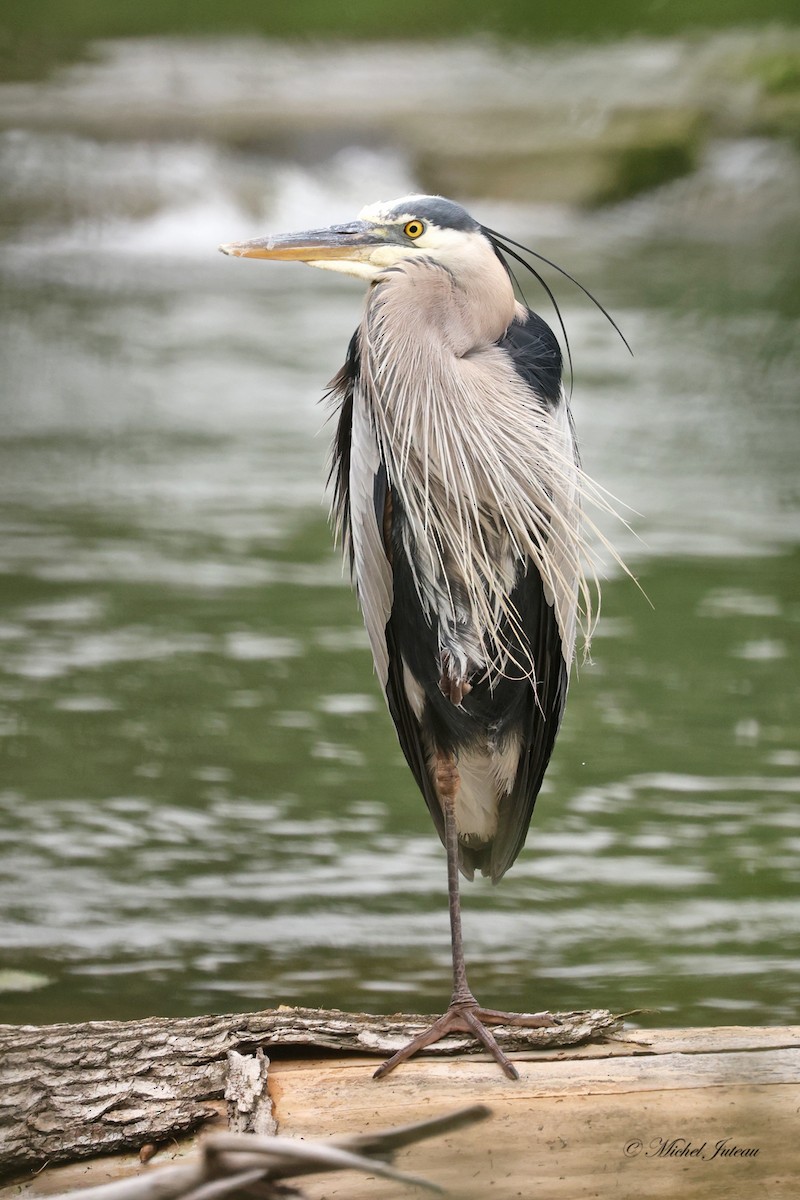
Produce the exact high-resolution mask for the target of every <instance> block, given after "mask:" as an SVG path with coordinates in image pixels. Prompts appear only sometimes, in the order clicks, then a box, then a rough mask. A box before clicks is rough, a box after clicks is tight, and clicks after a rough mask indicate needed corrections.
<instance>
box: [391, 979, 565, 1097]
mask: <svg viewBox="0 0 800 1200" xmlns="http://www.w3.org/2000/svg"><path fill="white" fill-rule="evenodd" d="M558 1024H559V1021H558V1018H557V1017H554V1016H553V1015H552V1013H548V1012H540V1013H509V1012H500V1011H498V1010H497V1009H495V1008H481V1007H480V1005H479V1004H478V1002H477V1000H475V999H473V998H472V997H470V999H469V1000H453V1001H451V1003H450V1007H449V1008H448V1010H447V1012H446V1013H445V1014H444V1016H441V1017H439V1019H438V1021H434V1023H433V1024H432V1025H431V1026H430V1027H429V1028H428V1029H425V1030H423V1032H422V1033H419V1034H417V1036H416V1037H415V1038H413V1039H412V1040H411V1041H410V1042H409V1043H408V1045H407V1046H403V1048H402V1050H398V1051H397V1053H396V1054H393V1055H392V1057H391V1058H387V1060H386V1062H385V1063H382V1064H381V1065H380V1066H379V1067H378V1069H377V1071H376V1072H375V1074H374V1078H375V1079H383V1077H384V1075H388V1074H389V1072H390V1071H393V1070H394V1069H395V1067H396V1066H397V1065H398V1064H399V1063H401V1062H406V1061H407V1060H408V1059H409V1058H411V1056H412V1055H414V1054H416V1053H417V1052H418V1051H419V1050H424V1049H425V1047H426V1046H431V1045H433V1043H434V1042H438V1041H441V1039H442V1038H443V1037H447V1035H448V1033H471V1034H472V1035H473V1037H474V1038H476V1040H477V1041H478V1042H480V1044H481V1045H482V1046H483V1048H484V1049H485V1050H488V1051H489V1053H490V1054H491V1056H492V1058H493V1059H494V1060H495V1062H496V1063H498V1065H499V1066H500V1067H502V1069H503V1071H504V1072H505V1074H506V1075H507V1076H508V1078H509V1079H519V1071H518V1070H517V1068H516V1067H515V1066H514V1064H513V1063H512V1062H510V1061H509V1059H508V1058H507V1057H506V1056H505V1054H504V1053H503V1051H502V1050H501V1049H500V1047H499V1046H498V1044H497V1039H496V1038H495V1036H494V1034H493V1033H492V1032H491V1031H490V1030H489V1029H488V1028H487V1026H489V1025H516V1026H523V1027H524V1028H528V1029H537V1028H540V1027H542V1026H546V1025H558Z"/></svg>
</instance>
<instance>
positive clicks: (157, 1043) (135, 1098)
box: [0, 1007, 621, 1175]
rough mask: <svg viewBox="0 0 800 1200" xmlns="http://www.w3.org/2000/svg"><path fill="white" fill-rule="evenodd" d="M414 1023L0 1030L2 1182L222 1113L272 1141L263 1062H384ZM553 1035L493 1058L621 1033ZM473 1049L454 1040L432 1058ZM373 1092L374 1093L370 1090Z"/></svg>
mask: <svg viewBox="0 0 800 1200" xmlns="http://www.w3.org/2000/svg"><path fill="white" fill-rule="evenodd" d="M429 1021H430V1018H426V1017H420V1016H402V1015H401V1016H395V1017H375V1016H368V1015H366V1014H363V1013H342V1012H337V1011H332V1012H323V1011H319V1010H317V1009H301V1008H284V1007H281V1008H278V1009H274V1010H267V1011H265V1012H260V1013H245V1014H227V1015H222V1016H202V1017H184V1018H177V1019H176V1018H166V1017H153V1018H150V1019H148V1020H144V1021H89V1022H86V1023H84V1024H80V1025H44V1026H30V1025H23V1026H13V1025H4V1026H0V1165H1V1169H2V1171H3V1173H4V1174H6V1175H8V1174H9V1173H11V1172H18V1171H20V1170H22V1169H24V1168H30V1167H33V1168H37V1167H39V1166H41V1165H42V1164H43V1163H48V1164H53V1163H58V1162H74V1161H76V1160H78V1159H83V1158H91V1157H93V1156H96V1155H100V1154H112V1153H115V1152H120V1151H124V1150H139V1148H140V1147H142V1146H146V1145H161V1144H163V1143H165V1142H168V1141H170V1139H177V1138H180V1137H182V1136H184V1135H185V1134H187V1133H190V1132H192V1131H193V1130H195V1129H197V1128H199V1127H200V1126H201V1125H204V1124H205V1123H208V1122H218V1121H219V1119H220V1111H219V1108H218V1107H215V1106H214V1105H213V1104H212V1103H211V1102H213V1101H218V1100H221V1099H225V1100H226V1102H227V1106H228V1114H229V1127H230V1128H233V1129H234V1130H236V1131H237V1132H255V1133H269V1132H275V1126H274V1118H273V1115H272V1106H271V1101H270V1097H269V1090H268V1086H267V1070H266V1066H267V1060H266V1058H265V1054H266V1052H268V1051H271V1052H274V1051H275V1050H279V1051H280V1052H283V1053H286V1051H287V1049H289V1048H295V1049H296V1050H297V1051H298V1052H302V1051H303V1050H306V1051H308V1050H312V1049H314V1050H317V1051H319V1050H327V1051H332V1052H336V1053H338V1054H339V1055H341V1054H342V1053H347V1052H355V1053H360V1054H364V1053H373V1054H379V1055H382V1056H386V1055H388V1054H390V1053H392V1052H393V1051H394V1050H396V1049H398V1047H400V1046H402V1045H403V1044H405V1043H406V1042H407V1041H409V1040H410V1039H411V1038H412V1037H413V1036H414V1035H415V1034H416V1033H418V1032H419V1031H420V1030H421V1029H422V1028H424V1027H425V1026H426V1025H427V1024H429ZM559 1021H560V1024H559V1025H553V1026H548V1027H544V1028H537V1029H523V1028H510V1027H501V1028H499V1029H498V1031H497V1038H498V1041H499V1042H500V1044H501V1046H502V1047H503V1049H504V1050H505V1051H506V1052H508V1053H512V1052H518V1051H520V1050H523V1049H530V1048H532V1047H538V1048H540V1049H544V1048H551V1049H552V1048H554V1047H565V1046H574V1045H578V1044H581V1043H584V1042H587V1041H590V1040H592V1039H597V1038H602V1037H604V1036H606V1035H608V1034H609V1033H611V1032H612V1031H614V1030H616V1029H618V1028H619V1026H620V1024H621V1022H620V1021H619V1019H617V1018H615V1017H613V1016H612V1015H611V1013H609V1012H605V1011H602V1010H597V1011H591V1012H578V1013H561V1014H559ZM472 1045H474V1043H472V1041H471V1039H470V1038H469V1037H467V1036H462V1035H458V1036H452V1037H449V1038H447V1039H444V1040H443V1041H442V1042H440V1043H437V1044H436V1045H435V1046H432V1047H431V1048H430V1051H429V1053H430V1054H432V1055H434V1056H441V1055H448V1054H449V1055H452V1054H457V1053H460V1052H463V1051H466V1050H469V1049H470V1047H471V1046H472ZM379 1086H380V1085H377V1084H376V1087H379Z"/></svg>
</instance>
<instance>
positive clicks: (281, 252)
mask: <svg viewBox="0 0 800 1200" xmlns="http://www.w3.org/2000/svg"><path fill="white" fill-rule="evenodd" d="M384 241H385V237H381V236H380V234H379V233H378V231H377V230H376V227H375V226H374V225H373V224H372V223H371V222H369V221H351V222H350V224H348V225H332V226H331V227H330V228H328V229H307V230H305V231H304V232H302V233H278V234H274V235H273V236H271V237H265V238H256V239H255V240H254V241H252V242H228V243H227V244H226V245H224V246H220V250H221V251H222V253H223V254H231V255H233V256H234V257H236V258H280V259H295V260H299V261H300V262H320V261H322V260H324V259H330V258H359V257H360V256H361V254H362V253H363V252H364V251H365V250H367V251H369V250H371V249H374V248H375V246H380V245H382V244H383V243H384Z"/></svg>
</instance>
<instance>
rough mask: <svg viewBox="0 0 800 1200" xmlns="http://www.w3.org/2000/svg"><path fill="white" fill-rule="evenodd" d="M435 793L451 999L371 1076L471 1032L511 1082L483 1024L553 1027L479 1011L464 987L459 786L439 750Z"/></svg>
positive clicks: (540, 1020) (509, 1068) (452, 764)
mask: <svg viewBox="0 0 800 1200" xmlns="http://www.w3.org/2000/svg"><path fill="white" fill-rule="evenodd" d="M435 778H436V790H437V792H438V794H439V799H440V801H441V804H442V811H443V813H444V831H445V849H446V851H447V891H448V896H449V900H450V942H451V946H452V951H453V995H452V997H451V1000H450V1005H449V1007H448V1009H447V1012H446V1013H445V1014H444V1015H443V1016H441V1017H439V1019H438V1021H434V1023H433V1024H432V1025H431V1026H430V1028H429V1029H426V1030H424V1031H423V1032H422V1033H420V1034H418V1035H417V1037H415V1038H413V1039H412V1040H411V1041H410V1042H409V1043H408V1045H407V1046H403V1048H402V1050H398V1051H397V1052H396V1054H393V1055H392V1056H391V1058H388V1059H387V1060H386V1062H385V1063H382V1064H381V1066H380V1067H378V1069H377V1071H376V1072H375V1078H376V1079H382V1078H383V1076H384V1075H388V1074H389V1072H390V1071H393V1070H394V1068H395V1067H396V1066H397V1065H398V1064H399V1063H401V1062H406V1061H407V1059H409V1058H411V1056H412V1055H413V1054H416V1053H417V1051H418V1050H424V1049H425V1047H426V1046H430V1045H432V1044H433V1043H434V1042H438V1041H439V1040H440V1039H441V1038H443V1037H446V1036H447V1034H448V1033H471V1034H472V1035H473V1037H475V1038H477V1040H478V1041H479V1042H480V1043H481V1045H482V1046H483V1047H484V1049H486V1050H488V1051H489V1053H490V1054H491V1056H492V1058H494V1059H495V1061H496V1062H497V1063H498V1064H499V1065H500V1066H501V1067H502V1068H503V1071H504V1072H505V1074H506V1075H507V1076H508V1078H509V1079H519V1072H518V1071H517V1069H516V1067H515V1066H514V1064H513V1063H512V1062H510V1061H509V1059H508V1058H507V1057H506V1056H505V1054H504V1053H503V1051H502V1050H501V1049H500V1047H499V1046H498V1044H497V1039H496V1038H495V1037H494V1035H493V1034H492V1033H491V1032H490V1030H489V1029H487V1028H486V1025H487V1024H489V1025H524V1026H528V1027H531V1026H533V1027H536V1026H540V1025H555V1024H557V1021H556V1020H555V1018H554V1017H552V1016H551V1015H550V1013H504V1012H498V1011H497V1010H496V1009H489V1008H481V1007H480V1005H479V1004H478V1002H477V1000H476V999H475V997H474V996H473V994H472V992H471V991H470V989H469V984H468V983H467V967H466V963H465V961H464V943H463V938H462V935H461V893H460V889H459V881H458V829H457V828H456V797H457V795H458V788H459V784H460V779H459V774H458V766H457V764H456V760H455V757H454V756H453V755H452V754H444V753H442V752H441V751H437V754H436V768H435Z"/></svg>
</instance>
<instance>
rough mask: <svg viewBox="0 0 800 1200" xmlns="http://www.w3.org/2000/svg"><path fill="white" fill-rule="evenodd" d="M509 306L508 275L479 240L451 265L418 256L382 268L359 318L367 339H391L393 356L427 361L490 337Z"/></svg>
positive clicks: (509, 313) (507, 316)
mask: <svg viewBox="0 0 800 1200" xmlns="http://www.w3.org/2000/svg"><path fill="white" fill-rule="evenodd" d="M515 307H516V306H515V301H514V293H513V290H512V287H511V282H510V280H509V278H508V275H507V274H506V272H505V270H504V268H503V266H502V265H501V263H500V262H499V260H498V259H497V256H496V255H495V254H494V252H493V251H492V249H491V247H490V246H489V244H488V243H486V245H485V246H484V245H483V244H482V242H481V243H478V244H477V245H476V246H475V247H473V248H471V250H470V252H469V253H467V254H462V255H461V256H460V258H459V262H458V267H457V270H455V269H452V268H451V267H450V266H449V265H448V263H447V261H446V260H445V261H443V262H436V261H434V260H432V259H424V258H423V259H417V260H413V261H410V262H407V263H404V264H402V265H401V266H396V267H393V268H392V269H390V270H387V271H386V272H384V273H383V274H382V275H380V276H379V277H378V279H377V280H376V282H375V284H374V285H373V287H372V288H371V289H370V294H369V296H368V299H367V307H366V312H365V321H366V323H367V325H368V330H369V334H370V340H372V338H376V339H377V341H378V343H380V342H391V348H392V356H393V357H396V351H397V350H400V351H402V352H403V353H404V354H405V355H406V356H408V355H411V356H412V358H413V359H414V360H416V361H417V362H419V360H420V358H423V359H427V360H428V362H429V363H430V362H431V360H440V359H442V358H447V357H448V356H450V355H455V356H456V357H457V358H463V357H464V355H466V354H469V353H470V352H473V351H475V350H479V349H482V348H484V347H486V346H489V345H491V344H492V343H493V342H496V341H497V340H498V339H499V338H501V337H502V336H503V334H504V333H505V331H506V329H507V328H508V326H509V325H510V323H511V321H512V320H513V318H514V312H515Z"/></svg>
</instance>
